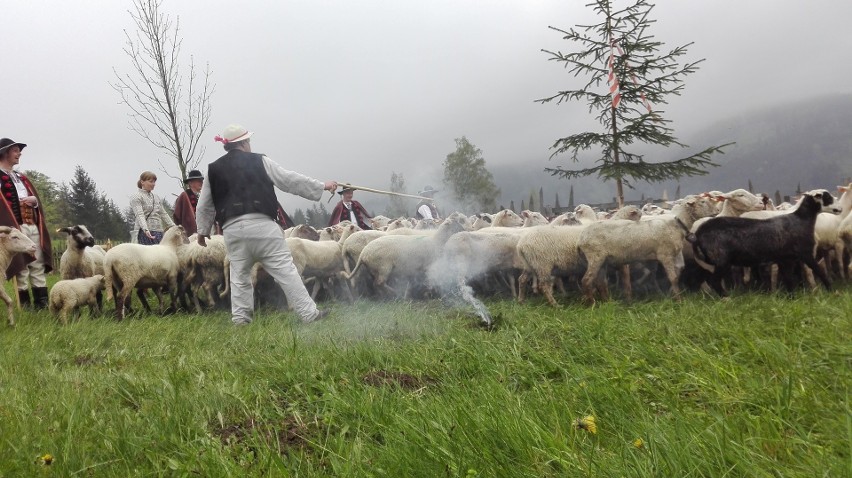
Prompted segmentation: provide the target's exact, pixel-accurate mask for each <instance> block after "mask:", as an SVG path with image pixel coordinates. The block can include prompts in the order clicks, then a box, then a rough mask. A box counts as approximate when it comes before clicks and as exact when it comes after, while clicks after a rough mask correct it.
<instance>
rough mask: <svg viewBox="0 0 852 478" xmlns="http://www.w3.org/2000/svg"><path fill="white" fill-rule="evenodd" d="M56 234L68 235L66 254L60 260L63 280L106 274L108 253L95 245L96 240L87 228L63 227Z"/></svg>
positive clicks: (81, 226) (77, 226)
mask: <svg viewBox="0 0 852 478" xmlns="http://www.w3.org/2000/svg"><path fill="white" fill-rule="evenodd" d="M56 232H64V233H66V234H68V239H67V241H66V246H65V252H63V253H62V257H61V258H60V259H59V276H60V277H61V278H62V279H66V280H67V279H79V278H82V277H92V276H93V275H95V274H103V273H104V256H106V251H105V250H104V249H103V248H102V247H101V246H96V245H95V238H94V237H93V236H92V234H91V233H90V232H89V229H88V228H86V226H84V225H82V224H79V225H76V226H69V227H62V228H59V229H57V230H56Z"/></svg>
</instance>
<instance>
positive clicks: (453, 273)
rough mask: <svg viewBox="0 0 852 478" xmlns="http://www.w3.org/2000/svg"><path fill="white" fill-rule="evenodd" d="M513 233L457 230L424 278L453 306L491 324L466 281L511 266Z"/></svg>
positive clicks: (514, 241) (514, 239)
mask: <svg viewBox="0 0 852 478" xmlns="http://www.w3.org/2000/svg"><path fill="white" fill-rule="evenodd" d="M515 244H517V236H515V235H514V234H510V233H498V234H483V233H480V234H474V233H470V232H459V233H457V234H455V235H453V236H452V237H450V239H449V240H448V241H447V243H446V244H445V246H444V248H443V250H442V251H441V255H440V257H438V259H436V260H435V261H434V262H433V263H432V264H431V265H430V267H429V270H428V273H427V278H428V283H429V285H430V286H431V287H433V288H435V289H436V290H438V291H439V292H440V294H441V297H442V298H443V299H444V300H445V301H447V302H449V303H451V304H453V305H457V306H462V305H464V306H470V307H472V309H473V311H474V312H475V313H476V314H477V315H478V316H479V317H480V318H481V319H482V321H483V322H484V323H485V325H488V326H490V325H491V324H492V318H491V314H490V313H489V311H488V308H487V307H485V304H483V303H482V301H480V300H479V299H477V298H476V297H475V296H474V290H473V288H472V287H471V286H470V282H471V281H473V280H476V279H477V278H481V277H486V275H489V276H490V275H491V274H490V273H493V272H495V271H500V270H506V269H511V267H512V258H513V254H511V253H510V254H508V255H507V254H506V250H507V248H509V247H511V249H512V250H513V249H514V245H515Z"/></svg>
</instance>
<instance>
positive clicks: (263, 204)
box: [207, 149, 278, 224]
mask: <svg viewBox="0 0 852 478" xmlns="http://www.w3.org/2000/svg"><path fill="white" fill-rule="evenodd" d="M207 182H208V183H209V184H210V191H211V192H212V193H213V205H214V206H215V207H216V221H217V222H218V223H219V224H225V222H227V221H228V219H231V218H234V217H237V216H242V215H243V214H249V213H258V212H259V213H261V214H265V215H267V216H269V218H270V219H273V220H274V219H275V217H276V216H277V215H278V200H277V199H276V197H275V186H274V185H273V184H272V179H270V178H269V175H268V174H266V169H264V167H263V158H262V155H260V154H256V153H246V152H245V151H240V150H238V149H233V150H231V151H228V153H227V154H225V155H224V156H222V157H221V158H219V159H217V160H216V161H214V162H212V163H210V166H209V167H208V169H207Z"/></svg>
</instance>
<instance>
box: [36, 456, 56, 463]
mask: <svg viewBox="0 0 852 478" xmlns="http://www.w3.org/2000/svg"><path fill="white" fill-rule="evenodd" d="M36 462H37V463H40V464H42V465H51V464H52V463H53V455H51V454H50V453H45V454H44V455H42V456H40V457H38V459H37V460H36Z"/></svg>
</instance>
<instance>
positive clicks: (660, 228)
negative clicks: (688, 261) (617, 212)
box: [577, 196, 716, 303]
mask: <svg viewBox="0 0 852 478" xmlns="http://www.w3.org/2000/svg"><path fill="white" fill-rule="evenodd" d="M672 212H673V213H674V214H670V215H663V216H658V219H654V220H649V221H644V220H643V221H638V222H634V221H627V220H611V221H600V222H596V223H593V224H589V225H588V226H587V227H586V229H585V230H584V231H583V232H582V234H581V235H580V239H579V242H578V244H577V247H578V249H579V250H580V252H581V253H582V254H583V256H584V257H585V258H586V261H587V266H586V273H585V274H584V275H583V279H582V287H583V294H584V296H585V299H586V300H587V301H588V302H590V303H593V302H594V300H595V298H594V289H597V290H598V292H599V293H600V295H601V296H603V297H604V298H606V297H607V291H606V282H605V279H604V278H603V277H600V276H599V273H600V272H601V268H602V267H603V266H604V264H606V263H608V264H612V265H626V264H630V263H632V262H639V261H650V260H656V261H659V262H660V264H661V265H662V267H663V269H664V270H665V272H666V276H667V277H668V279H669V282H670V283H671V288H672V292H673V293H674V295H675V297H678V296H679V294H680V286H679V285H678V280H679V278H680V271H681V269H682V268H683V255H682V251H683V240H684V238H685V237H686V235H687V234H688V233H689V228H690V227H691V226H692V224H693V223H694V222H695V221H696V220H697V219H699V218H701V217H707V216H710V215H713V214H715V212H716V209H715V206H714V204H713V202H712V201H711V200H710V199H708V198H704V197H698V196H691V197H689V198H687V200H686V201H684V202H682V203H681V204H679V205H677V206H675V208H674V209H673V210H672ZM625 285H626V284H625Z"/></svg>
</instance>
